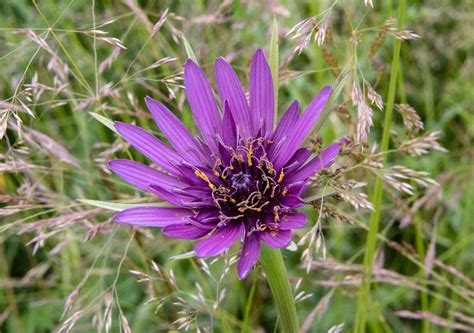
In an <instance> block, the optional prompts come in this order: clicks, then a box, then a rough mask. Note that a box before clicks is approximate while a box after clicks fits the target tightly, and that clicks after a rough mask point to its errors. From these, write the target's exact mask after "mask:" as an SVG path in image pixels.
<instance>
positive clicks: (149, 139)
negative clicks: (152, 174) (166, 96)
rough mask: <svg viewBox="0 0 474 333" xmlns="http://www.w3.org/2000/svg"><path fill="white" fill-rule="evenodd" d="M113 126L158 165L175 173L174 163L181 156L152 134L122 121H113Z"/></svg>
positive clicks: (177, 161)
mask: <svg viewBox="0 0 474 333" xmlns="http://www.w3.org/2000/svg"><path fill="white" fill-rule="evenodd" d="M115 128H116V129H117V131H118V132H119V133H120V135H122V136H123V138H124V139H125V140H126V141H127V142H128V143H130V144H131V145H132V146H133V147H134V148H135V149H136V150H138V151H139V152H140V153H142V154H143V155H144V156H146V157H148V158H149V159H150V160H151V161H152V162H153V163H155V164H156V165H157V166H158V167H160V168H162V169H164V170H166V171H168V172H169V173H172V174H175V173H176V168H175V165H176V164H177V163H179V161H181V160H182V158H181V157H180V156H179V155H178V154H177V153H176V152H175V151H174V150H172V149H171V148H169V147H168V146H167V145H166V144H164V143H163V142H162V141H161V140H159V139H157V138H156V137H155V136H154V135H153V134H151V133H148V132H147V131H145V130H144V129H142V128H140V127H138V126H134V125H131V124H126V123H122V122H115Z"/></svg>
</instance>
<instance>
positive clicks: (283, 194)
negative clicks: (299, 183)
mask: <svg viewBox="0 0 474 333" xmlns="http://www.w3.org/2000/svg"><path fill="white" fill-rule="evenodd" d="M287 193H288V187H285V188H284V189H283V191H281V195H282V196H285V195H286V194H287Z"/></svg>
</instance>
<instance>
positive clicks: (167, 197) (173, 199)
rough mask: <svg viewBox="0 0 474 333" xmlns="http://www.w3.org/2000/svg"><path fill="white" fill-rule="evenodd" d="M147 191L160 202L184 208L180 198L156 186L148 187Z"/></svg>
mask: <svg viewBox="0 0 474 333" xmlns="http://www.w3.org/2000/svg"><path fill="white" fill-rule="evenodd" d="M148 191H149V192H151V193H153V194H155V195H156V196H158V197H159V198H160V199H161V200H164V201H167V202H169V203H171V204H173V205H175V206H179V207H181V206H184V204H183V200H182V198H181V196H179V195H178V194H176V193H171V192H170V191H168V190H166V189H164V188H163V187H161V186H158V185H149V186H148Z"/></svg>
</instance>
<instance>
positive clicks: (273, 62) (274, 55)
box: [270, 16, 279, 127]
mask: <svg viewBox="0 0 474 333" xmlns="http://www.w3.org/2000/svg"><path fill="white" fill-rule="evenodd" d="M278 59H279V50H278V22H277V20H276V17H275V16H274V17H273V25H272V38H271V40H270V70H271V71H272V79H273V95H274V98H275V118H274V124H273V127H275V126H276V121H277V117H276V115H277V112H278Z"/></svg>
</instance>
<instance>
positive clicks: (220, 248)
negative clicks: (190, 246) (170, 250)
mask: <svg viewBox="0 0 474 333" xmlns="http://www.w3.org/2000/svg"><path fill="white" fill-rule="evenodd" d="M241 234H242V223H239V222H237V223H235V222H230V223H229V224H228V225H226V226H225V227H222V228H220V229H219V230H217V231H216V232H215V233H213V234H212V235H210V236H209V237H207V238H205V239H203V240H202V241H200V242H199V243H197V244H196V247H195V248H194V250H195V251H196V254H197V255H198V256H199V257H212V256H217V255H218V254H221V253H222V252H224V251H225V250H227V249H228V248H229V247H231V246H232V244H234V242H235V241H236V240H237V238H238V237H239V236H240V235H241Z"/></svg>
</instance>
